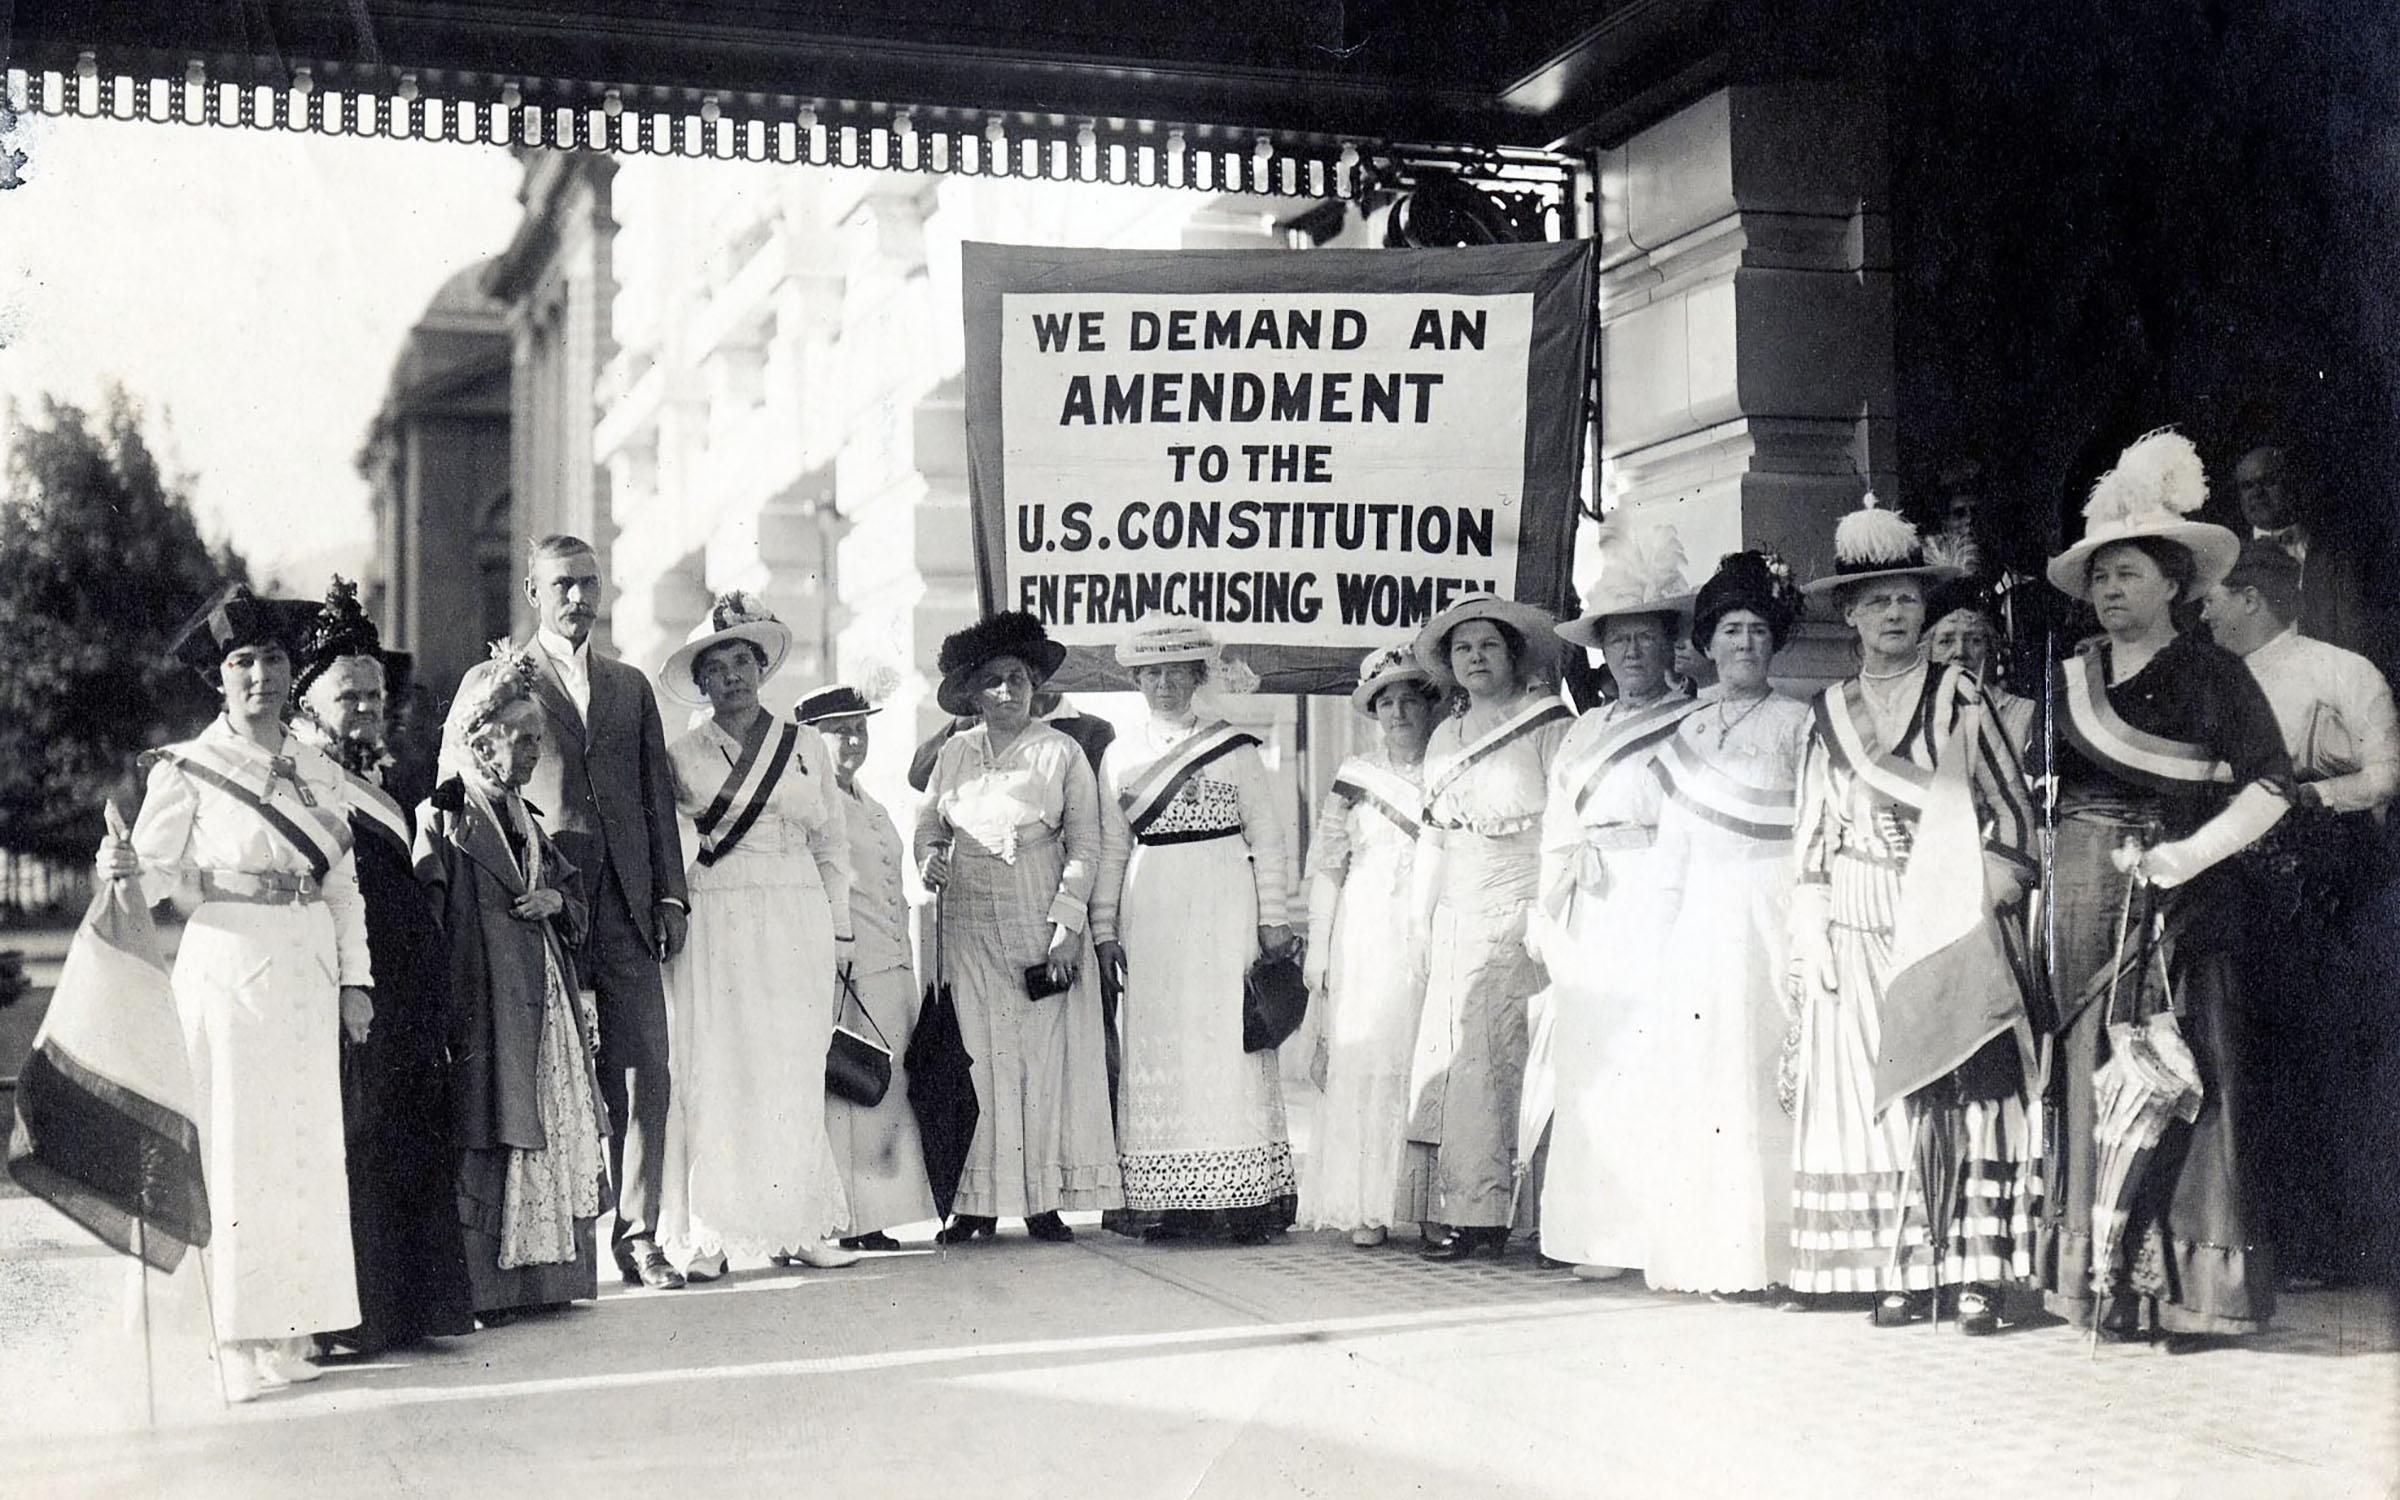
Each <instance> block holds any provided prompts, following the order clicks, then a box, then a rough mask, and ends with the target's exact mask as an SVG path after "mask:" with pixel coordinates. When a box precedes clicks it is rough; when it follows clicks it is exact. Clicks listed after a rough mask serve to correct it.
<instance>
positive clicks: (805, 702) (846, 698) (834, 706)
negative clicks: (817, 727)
mask: <svg viewBox="0 0 2400 1500" xmlns="http://www.w3.org/2000/svg"><path fill="white" fill-rule="evenodd" d="M882 712H883V710H882V709H881V708H880V707H878V706H877V705H875V704H872V703H869V702H868V701H867V695H866V694H864V693H862V692H860V691H859V690H858V689H857V688H854V687H852V686H850V685H849V684H848V683H846V682H837V683H834V684H833V685H832V686H830V687H821V688H819V689H817V690H816V691H815V692H813V693H811V694H809V695H808V696H807V697H805V698H803V699H801V700H800V706H799V707H798V708H795V709H793V710H792V717H793V718H795V719H798V720H799V721H800V722H801V723H803V724H822V723H824V722H825V721H826V720H827V719H863V718H865V717H866V716H867V715H869V714H879V713H882Z"/></svg>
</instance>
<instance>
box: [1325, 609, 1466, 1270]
mask: <svg viewBox="0 0 2400 1500" xmlns="http://www.w3.org/2000/svg"><path fill="white" fill-rule="evenodd" d="M1358 675H1359V683H1358V688H1357V690H1356V691H1355V692H1353V693H1352V694H1351V695H1350V704H1351V706H1352V707H1353V708H1355V709H1357V710H1358V712H1359V713H1361V714H1363V715H1366V716H1367V717H1368V718H1371V719H1372V720H1374V722H1375V729H1376V737H1377V748H1376V749H1374V750H1371V751H1367V752H1365V753H1363V754H1359V755H1353V756H1351V757H1350V758H1349V759H1347V760H1345V761H1343V762H1342V764H1341V767H1340V769H1338V770H1336V771H1335V772H1334V773H1333V787H1332V790H1331V792H1330V794H1329V795H1328V796H1327V797H1326V799H1325V809H1324V811H1323V812H1322V813H1320V814H1319V815H1318V817H1317V830H1316V837H1315V838H1314V839H1312V840H1311V841H1310V844H1309V851H1308V865H1309V870H1308V956H1307V958H1306V959H1305V961H1304V962H1303V964H1302V972H1303V974H1304V975H1305V977H1306V978H1307V980H1308V988H1309V991H1310V993H1312V994H1314V995H1316V996H1318V997H1320V1001H1319V1008H1318V1011H1317V1015H1318V1018H1319V1030H1318V1033H1317V1050H1316V1056H1315V1059H1314V1061H1313V1062H1312V1064H1311V1068H1310V1071H1311V1073H1312V1074H1313V1076H1314V1077H1315V1079H1316V1083H1317V1087H1318V1088H1319V1089H1321V1090H1322V1091H1323V1092H1322V1094H1321V1095H1320V1097H1319V1100H1318V1104H1317V1125H1316V1138H1315V1141H1314V1143H1313V1144H1312V1146H1311V1147H1310V1150H1309V1153H1308V1159H1307V1161H1306V1163H1305V1164H1304V1167H1303V1170H1302V1172H1301V1174H1300V1222H1301V1223H1303V1224H1305V1225H1307V1226H1308V1227H1310V1228H1312V1229H1346V1230H1348V1231H1350V1243H1351V1244H1353V1245H1356V1246H1358V1247H1360V1248H1361V1249H1372V1248H1373V1247H1375V1246H1377V1245H1380V1244H1382V1243H1383V1241H1384V1237H1385V1235H1386V1233H1387V1232H1388V1231H1389V1230H1390V1228H1391V1224H1392V1208H1393V1204H1392V1198H1393V1193H1394V1190H1395V1189H1396V1188H1397V1187H1398V1185H1399V1182H1400V1171H1401V1163H1402V1161H1403V1160H1404V1159H1405V1155H1406V1151H1407V1146H1408V1069H1409V1061H1410V1059H1411V1057H1412V1056H1413V1055H1414V1053H1415V1051H1416V1042H1417V1015H1418V1011H1419V1009H1420V1008H1421V1007H1422V1006H1423V1004H1424V1000H1425V975H1424V973H1423V972H1422V971H1421V970H1419V969H1417V968H1415V967H1413V966H1412V965H1411V963H1410V960H1409V954H1408V952H1407V947H1408V941H1407V939H1408V922H1407V915H1406V913H1407V904H1408V895H1409V890H1410V883H1411V878H1412V873H1413V871H1414V869H1415V865H1416V852H1417V837H1418V835H1419V834H1420V833H1421V832H1422V831H1423V829H1424V826H1425V800H1424V799H1425V791H1424V780H1425V741H1426V737H1427V736H1428V735H1430V734H1431V733H1432V732H1433V718H1434V713H1435V701H1436V700H1435V690H1434V686H1433V674H1432V673H1430V672H1428V671H1426V670H1425V669H1424V668H1423V667H1421V666H1419V665H1417V660H1416V654H1415V652H1414V651H1413V650H1412V649H1411V648H1410V647H1409V646H1408V645H1406V644H1402V645H1398V646H1387V647H1384V648H1383V649H1381V650H1378V651H1375V652H1372V653H1370V654H1369V655H1368V657H1367V659H1366V661H1365V663H1364V664H1363V665H1362V666H1361V667H1360V668H1359V674H1358Z"/></svg>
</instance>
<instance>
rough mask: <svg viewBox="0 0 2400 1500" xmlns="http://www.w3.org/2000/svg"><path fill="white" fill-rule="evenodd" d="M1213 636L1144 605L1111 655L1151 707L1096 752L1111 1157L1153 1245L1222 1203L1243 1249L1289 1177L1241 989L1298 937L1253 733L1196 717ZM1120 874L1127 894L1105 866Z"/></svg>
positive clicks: (1287, 1155)
mask: <svg viewBox="0 0 2400 1500" xmlns="http://www.w3.org/2000/svg"><path fill="white" fill-rule="evenodd" d="M1216 653H1217V645H1216V639H1215V637H1213V636H1212V635H1210V634H1209V632H1208V628H1207V627H1206V626H1204V625H1202V624H1200V623H1199V622H1198V621H1196V620H1191V619H1186V618H1184V617H1183V616H1180V615H1152V616H1150V617H1148V618H1147V619H1145V620H1144V621H1143V622H1142V624H1141V625H1140V626H1139V627H1137V628H1136V629H1135V631H1134V633H1133V634H1132V636H1131V637H1129V638H1128V639H1127V640H1125V641H1124V642H1123V643H1121V644H1120V645H1119V646H1118V647H1117V662H1118V664H1119V665H1121V666H1124V667H1127V668H1129V669H1130V670H1131V671H1132V673H1133V682H1134V686H1135V687H1137V688H1139V689H1141V693H1142V698H1143V701H1144V702H1145V703H1146V704H1147V705H1148V706H1149V709H1150V713H1149V716H1148V717H1147V718H1146V719H1145V720H1143V722H1142V723H1141V724H1139V725H1137V726H1135V727H1134V728H1132V729H1129V730H1126V731H1124V732H1122V733H1120V734H1119V735H1118V736H1117V738H1116V740H1115V742H1114V743H1113V744H1111V745H1110V746H1109V747H1108V753H1107V754H1106V755H1105V756H1103V757H1102V758H1101V762H1100V765H1101V784H1102V788H1103V795H1102V797H1101V808H1100V820H1101V821H1100V827H1101V837H1102V848H1103V851H1104V853H1103V857H1102V871H1101V881H1100V889H1101V893H1102V894H1101V897H1100V899H1099V901H1098V902H1097V903H1096V905H1095V909H1094V912H1093V929H1094V931H1095V933H1096V934H1097V935H1098V937H1099V939H1100V946H1099V953H1100V961H1101V962H1102V963H1103V964H1105V965H1107V966H1108V967H1109V970H1110V972H1112V973H1114V974H1117V975H1120V976H1122V977H1121V980H1120V990H1119V993H1120V995H1121V996H1122V999H1121V1000H1120V1001H1119V1016H1120V1019H1121V1023H1122V1025H1123V1027H1124V1038H1125V1043H1124V1067H1123V1072H1122V1074H1121V1077H1120V1079H1119V1096H1118V1106H1117V1150H1118V1154H1119V1158H1120V1160H1121V1161H1122V1163H1123V1167H1124V1174H1125V1206H1126V1207H1127V1208H1128V1209H1131V1210H1134V1211H1136V1212H1145V1211H1147V1212H1157V1213H1160V1214H1162V1215H1163V1217H1162V1218H1161V1219H1160V1221H1159V1222H1158V1223H1157V1224H1155V1225H1153V1226H1151V1228H1150V1229H1148V1230H1147V1231H1145V1233H1144V1235H1143V1237H1144V1238H1145V1239H1152V1240H1163V1239H1183V1238H1187V1237H1190V1236H1191V1235H1194V1234H1196V1233H1200V1232H1202V1231H1204V1230H1206V1229H1207V1228H1209V1227H1210V1224H1211V1221H1212V1219H1213V1217H1214V1216H1215V1215H1216V1214H1218V1213H1220V1212H1221V1213H1222V1214H1223V1215H1224V1219H1225V1229H1226V1236H1227V1238H1228V1239H1230V1240H1231V1241H1232V1242H1233V1243H1235V1244H1246V1245H1255V1244H1263V1243H1265V1242H1266V1241H1267V1240H1268V1239H1271V1238H1272V1237H1273V1236H1275V1235H1277V1234H1280V1233H1282V1232H1283V1230H1284V1228H1285V1227H1286V1226H1287V1225H1289V1224H1290V1223H1291V1218H1292V1213H1291V1210H1292V1200H1293V1199H1294V1198H1295V1197H1296V1195H1297V1192H1298V1183H1297V1181H1296V1179H1295V1178H1294V1175H1293V1172H1292V1146H1291V1136H1290V1134H1289V1132H1288V1131H1287V1129H1286V1127H1285V1123H1284V1111H1283V1083H1282V1079H1281V1076H1280V1074H1279V1072H1278V1064H1277V1061H1276V1052H1275V1050H1274V1049H1273V1048H1269V1049H1267V1050H1266V1051H1264V1052H1245V1051H1243V1050H1242V993H1243V988H1242V982H1243V978H1244V976H1245V975H1247V974H1248V972H1249V969H1250V965H1251V963H1252V961H1254V960H1255V959H1256V958H1258V956H1259V955H1260V954H1262V953H1282V952H1284V951H1286V950H1288V949H1289V948H1290V947H1291V946H1292V942H1293V934H1292V929H1291V927H1290V926H1289V925H1288V923H1287V920H1286V917H1285V911H1284V902H1285V892H1286V891H1287V889H1288V888H1289V882H1290V875H1289V873H1288V871H1287V870H1286V868H1285V863H1284V861H1285V854H1284V848H1285V840H1284V834H1283V821H1282V817H1281V815H1280V813H1279V812H1278V811H1277V809H1276V806H1275V801H1274V793H1273V789H1272V787H1271V785H1270V783H1269V782H1268V780H1267V768H1266V763H1265V762H1264V761H1262V760H1261V759H1260V758H1259V754H1258V741H1257V739H1256V738H1255V737H1253V736H1251V735H1249V734H1245V733H1243V732H1242V731H1240V730H1237V729H1235V728H1234V727H1233V726H1231V725H1229V724H1227V723H1226V722H1225V721H1224V720H1223V719H1220V718H1216V717H1214V716H1211V715H1204V714H1201V713H1198V712H1196V711H1195V710H1194V709H1193V707H1192V695H1193V693H1194V692H1195V691H1197V690H1198V688H1199V687H1200V685H1201V684H1202V683H1203V682H1205V681H1207V680H1208V677H1209V669H1210V664H1211V663H1212V662H1213V661H1214V660H1215V658H1216ZM1118 870H1122V871H1124V878H1123V882H1122V896H1121V898H1120V899H1115V900H1112V899H1110V898H1111V896H1112V895H1114V894H1115V892H1116V891H1117V890H1118V882H1117V881H1116V880H1114V879H1112V878H1111V877H1112V875H1113V874H1114V872H1116V871H1118Z"/></svg>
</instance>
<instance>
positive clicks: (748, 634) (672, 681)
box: [658, 590, 792, 708]
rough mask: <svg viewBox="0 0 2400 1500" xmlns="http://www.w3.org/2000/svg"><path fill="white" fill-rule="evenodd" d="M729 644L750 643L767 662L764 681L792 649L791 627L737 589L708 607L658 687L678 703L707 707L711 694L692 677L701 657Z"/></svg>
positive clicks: (664, 670) (663, 670) (661, 670)
mask: <svg viewBox="0 0 2400 1500" xmlns="http://www.w3.org/2000/svg"><path fill="white" fill-rule="evenodd" d="M727 641H748V642H749V643H750V644H751V645H753V646H756V647H757V648H758V650H759V654H760V655H761V656H763V657H764V658H765V659H766V663H767V667H766V671H765V672H763V673H761V674H760V676H759V679H758V680H759V681H761V682H764V681H766V680H767V679H768V678H769V677H772V676H774V675H775V674H776V673H777V672H778V671H780V670H781V669H782V667H783V659H784V657H785V656H787V655H789V654H790V652H791V649H792V628H791V627H790V626H789V625H786V624H784V623H783V622H782V621H781V620H778V619H776V618H775V615H774V613H773V612H772V611H771V610H769V609H768V608H767V607H766V606H765V605H764V604H761V603H759V602H758V601H757V600H756V599H754V598H752V597H751V596H750V595H748V594H745V593H742V592H741V591H739V590H736V591H735V592H733V593H730V594H722V595H719V596H718V598H717V602H716V603H715V604H713V605H711V606H710V607H709V611H708V617H707V618H706V619H704V620H702V621H701V622H700V623H699V624H697V625H695V626H693V627H692V633H691V634H690V635H688V636H686V637H684V641H683V644H682V645H680V646H678V647H676V648H675V654H674V655H672V656H670V657H668V658H667V664H666V665H665V666H663V667H660V668H659V669H658V685H659V687H660V688H661V689H662V690H664V691H665V693H666V695H667V696H668V697H670V698H672V699H674V700H675V701H676V702H678V703H688V704H690V705H692V706H693V707H694V708H702V707H705V706H707V703H708V695H707V694H706V693H703V692H701V691H700V684H699V682H698V681H696V680H695V679H694V678H693V676H692V669H693V668H694V667H695V666H698V665H699V662H700V658H701V657H702V656H703V655H705V654H707V653H708V652H709V651H711V650H713V649H715V648H716V647H718V646H722V645H724V644H725V643H726V642H727Z"/></svg>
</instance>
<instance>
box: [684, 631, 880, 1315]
mask: <svg viewBox="0 0 2400 1500" xmlns="http://www.w3.org/2000/svg"><path fill="white" fill-rule="evenodd" d="M791 648H792V632H791V629H790V627H788V626H786V625H785V624H784V623H783V622H782V621H780V620H778V619H776V618H775V617H774V616H773V615H772V614H769V613H768V612H767V611H766V610H765V609H763V608H761V607H760V606H758V605H757V604H756V603H754V602H753V601H752V600H751V599H750V598H748V597H747V596H746V595H743V594H739V593H733V594H726V595H724V596H723V597H721V598H719V599H718V600H717V601H716V604H715V605H714V606H713V607H712V608H711V609H710V610H709V613H708V617H707V618H706V619H704V620H702V621H701V622H700V623H699V625H698V626H696V627H695V628H694V629H693V631H692V633H691V636H690V638H689V639H688V640H686V641H685V642H684V643H683V644H682V645H681V646H679V647H677V648H676V650H675V653H674V654H673V655H671V656H669V657H668V658H667V660H666V664H665V665H664V666H662V667H661V668H660V669H659V686H660V689H661V690H662V691H664V692H665V693H666V694H667V696H668V697H670V698H673V699H676V700H677V701H679V702H683V703H690V704H695V705H696V704H702V703H705V704H706V705H707V706H708V710H709V716H708V718H706V719H704V720H702V721H701V722H700V723H699V724H697V725H695V726H694V727H693V728H692V729H691V730H690V732H688V733H686V734H685V735H683V736H682V737H681V738H680V739H677V740H676V741H675V742H674V743H672V744H670V745H669V746H667V759H668V761H669V763H670V764H671V765H672V767H673V770H674V774H675V805H676V808H677V810H678V811H679V812H681V813H682V814H683V816H685V817H688V818H690V819H692V820H693V822H694V824H695V826H696V828H697V830H698V833H699V851H698V855H697V857H696V859H695V860H694V862H693V864H692V867H691V891H692V932H691V940H690V941H689V942H687V943H685V944H684V945H683V951H682V952H681V953H679V954H677V955H676V956H675V957H674V958H673V959H671V960H669V961H668V964H667V974H666V981H667V1024H668V1046H669V1048H670V1049H671V1053H672V1055H673V1057H674V1059H675V1099H674V1107H673V1109H672V1111H671V1112H670V1113H669V1114H668V1116H667V1145H666V1184H667V1189H666V1198H665V1207H664V1210H663V1212H662V1213H661V1215H660V1222H659V1239H660V1241H661V1242H662V1244H664V1245H665V1246H666V1247H667V1250H668V1253H669V1254H670V1255H672V1256H674V1257H675V1258H676V1259H677V1260H678V1261H679V1262H680V1263H681V1265H682V1269H683V1274H684V1276H685V1278H686V1279H687V1280H691V1281H695V1282H704V1281H714V1280H716V1279H717V1278H718V1277H720V1276H722V1275H724V1274H725V1266H726V1256H727V1255H728V1254H729V1253H739V1254H742V1255H749V1256H768V1257H772V1258H774V1260H775V1261H776V1262H777V1263H778V1264H787V1263H789V1262H790V1261H793V1260H799V1261H801V1262H803V1263H805V1264H807V1265H812V1266H825V1267H832V1266H846V1265H850V1264H853V1263H854V1262H856V1261H857V1260H858V1252H857V1251H855V1250H844V1249H842V1248H841V1247H839V1246H838V1245H836V1244H834V1243H833V1239H834V1236H835V1235H836V1234H838V1233H839V1232H840V1231H841V1230H843V1229H844V1228H846V1227H847V1225H848V1219H849V1207H848V1200H847V1198H846V1197H845V1195H844V1193H843V1190H842V1177H841V1167H840V1165H839V1163H838V1162H837V1161H836V1160H835V1158H834V1154H833V1142H832V1138H831V1137H830V1136H829V1135H828V1134H827V1133H826V1128H825V1052H826V1048H827V1047H828V1046H830V1045H831V1043H832V1041H833V1010H834V995H835V967H836V965H837V964H838V963H839V962H840V961H841V960H843V959H847V958H848V957H849V956H850V949H851V940H852V933H851V930H850V842H849V823H848V817H847V814H845V813H844V812H843V810H842V807H841V802H840V797H839V789H838V788H837V786H836V784H835V781H834V767H833V756H832V754H831V753H830V752H829V751H828V750H827V749H826V748H825V740H824V737H823V736H822V735H820V734H818V733H817V731H816V730H814V729H810V728H807V727H805V726H803V725H800V724H796V723H778V722H777V721H776V718H775V715H774V714H772V713H770V712H769V711H768V710H767V708H766V706H765V705H764V704H762V703H760V702H759V699H758V690H759V688H760V687H761V686H762V685H764V684H765V682H766V681H767V679H768V678H770V677H773V676H774V675H775V673H776V672H777V671H778V670H779V669H780V668H781V667H782V666H783V660H784V657H785V656H786V655H787V654H788V653H789V652H790V651H791ZM687 847H688V846H687Z"/></svg>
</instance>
